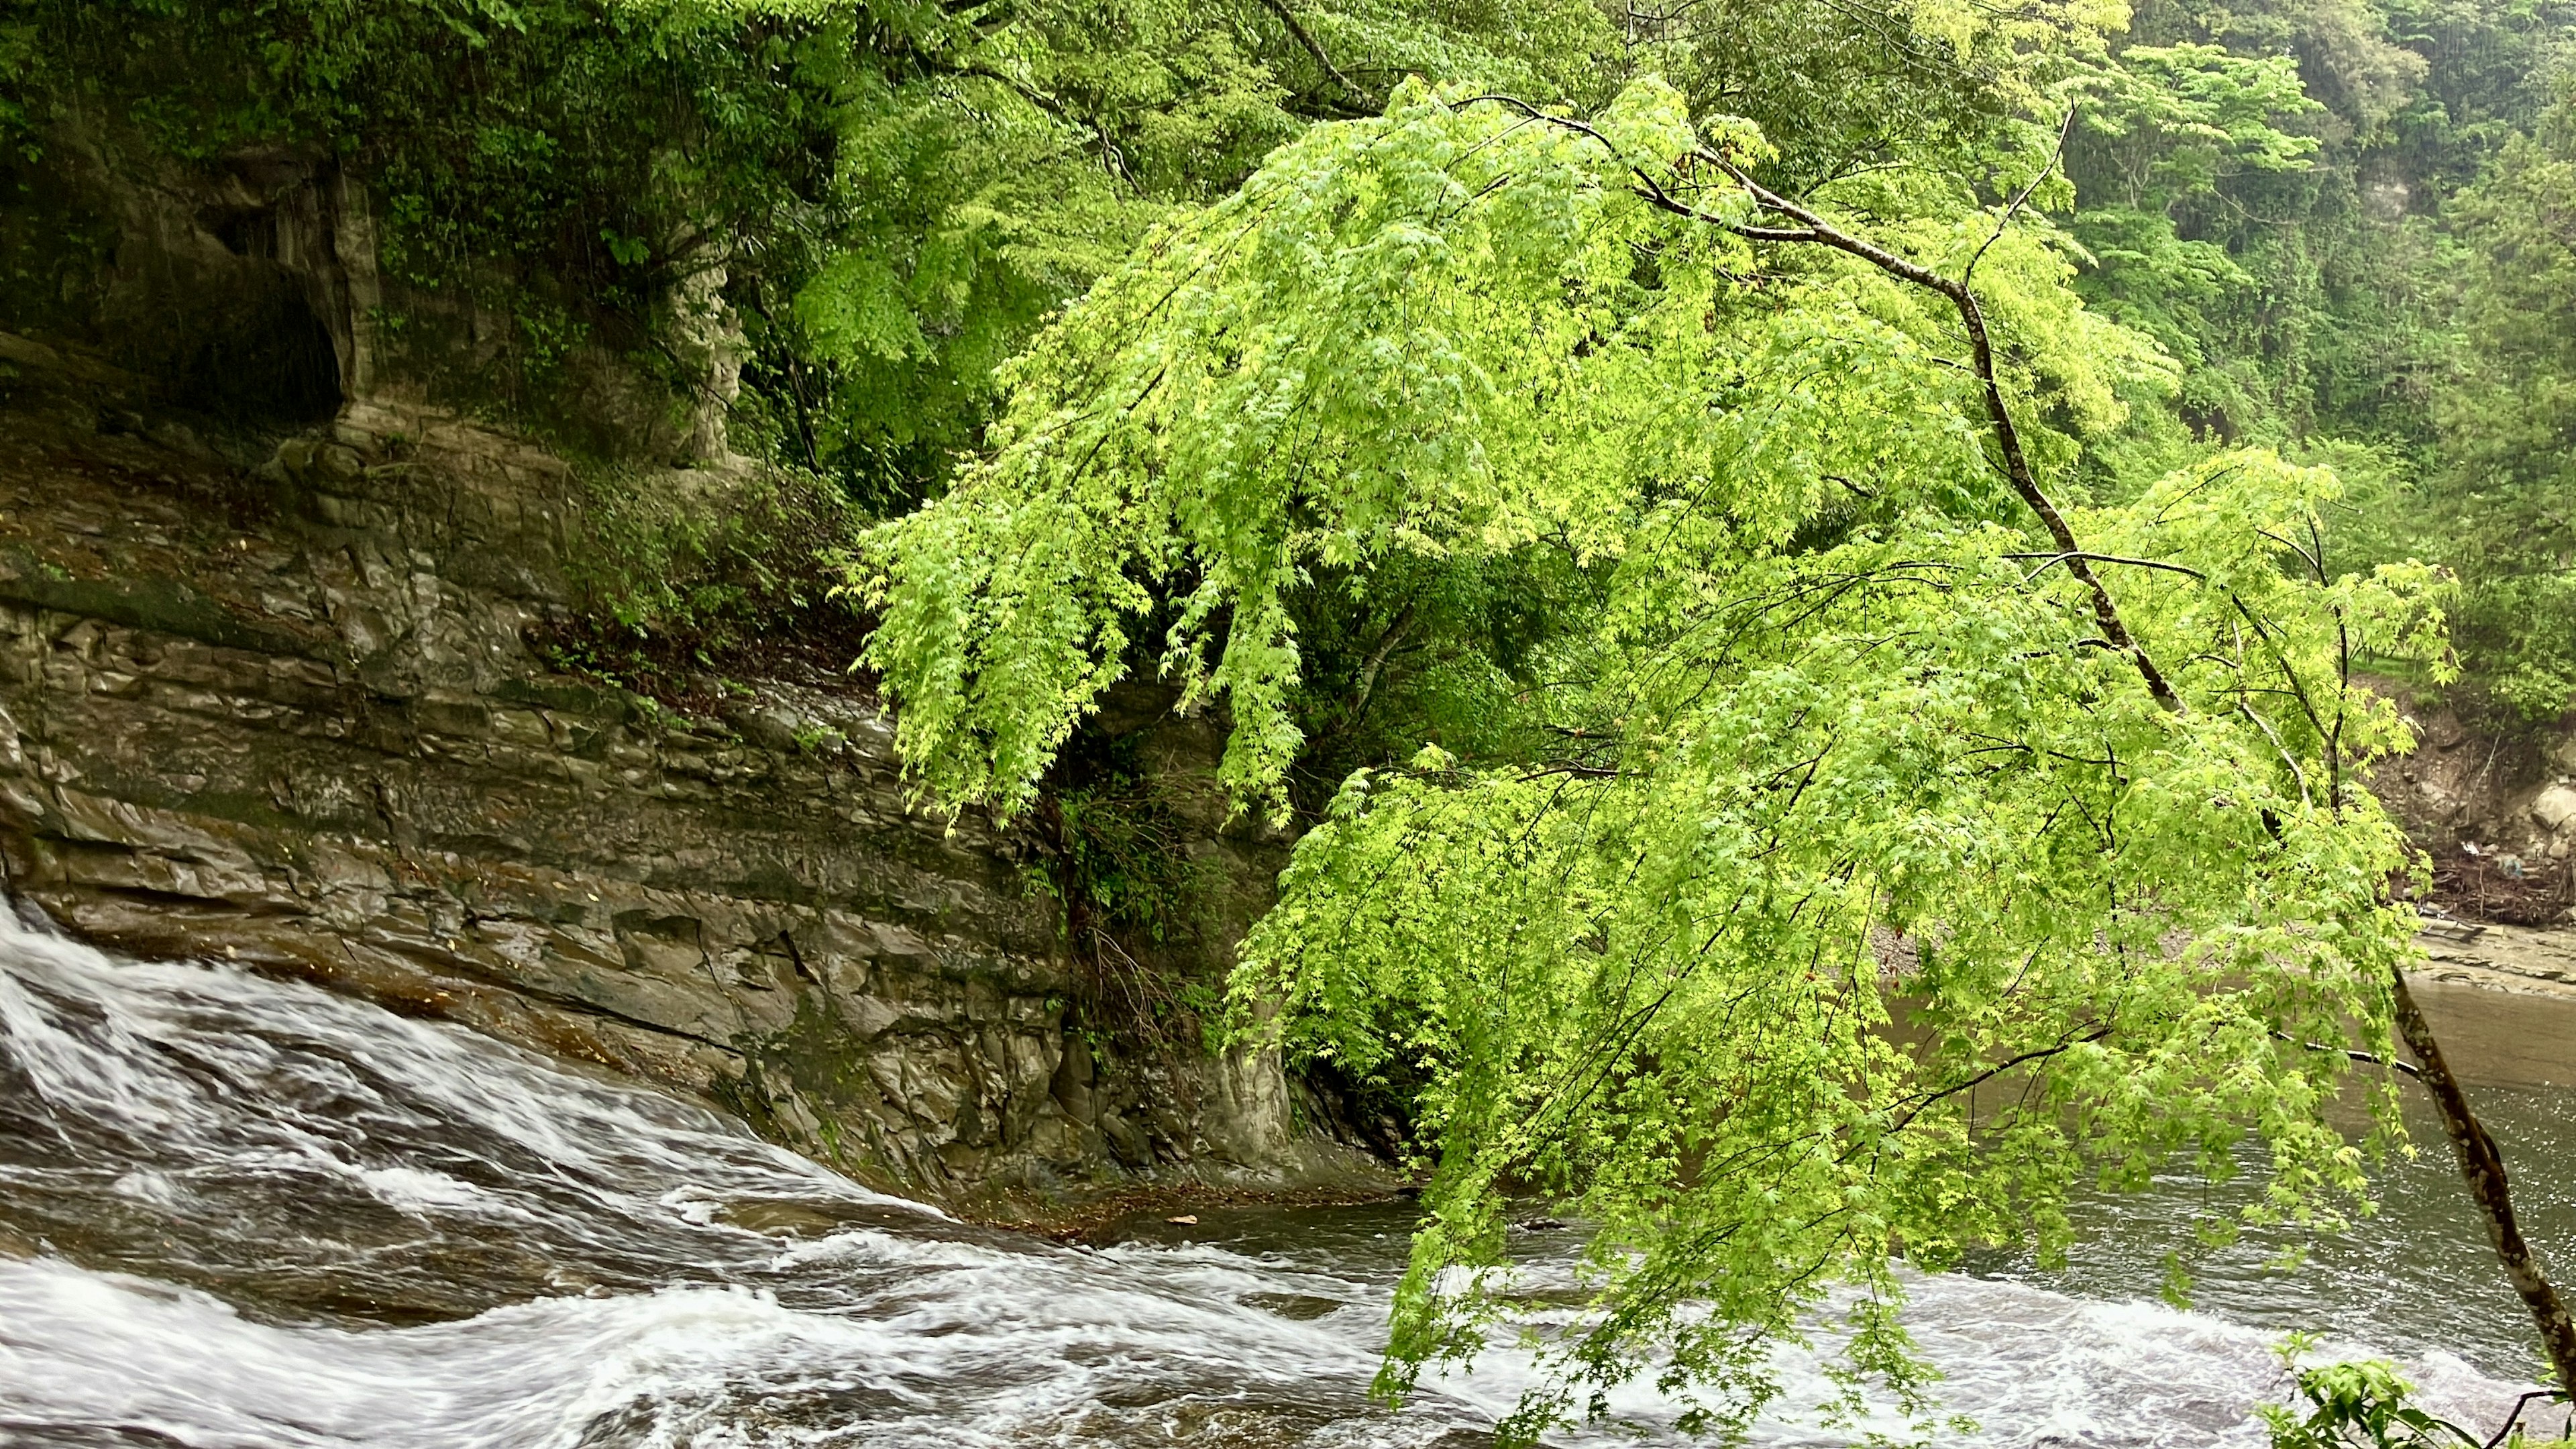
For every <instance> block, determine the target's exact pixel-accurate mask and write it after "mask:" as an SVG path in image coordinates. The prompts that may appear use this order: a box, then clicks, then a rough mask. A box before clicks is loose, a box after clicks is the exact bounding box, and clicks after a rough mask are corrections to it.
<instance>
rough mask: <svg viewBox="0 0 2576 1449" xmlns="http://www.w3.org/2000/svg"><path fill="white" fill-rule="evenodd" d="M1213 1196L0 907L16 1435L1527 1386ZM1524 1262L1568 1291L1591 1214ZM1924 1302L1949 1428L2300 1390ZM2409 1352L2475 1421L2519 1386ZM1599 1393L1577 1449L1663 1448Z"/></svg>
mask: <svg viewBox="0 0 2576 1449" xmlns="http://www.w3.org/2000/svg"><path fill="white" fill-rule="evenodd" d="M1202 1216H1203V1219H1204V1225H1203V1226H1202V1227H1199V1228H1194V1229H1192V1230H1191V1235H1190V1236H1189V1237H1187V1238H1185V1237H1184V1236H1183V1235H1181V1234H1180V1233H1178V1232H1176V1231H1173V1230H1171V1229H1168V1228H1165V1227H1163V1226H1162V1225H1160V1224H1155V1225H1153V1226H1152V1227H1150V1228H1146V1229H1142V1230H1140V1231H1139V1232H1138V1233H1137V1234H1136V1235H1134V1236H1132V1237H1130V1238H1129V1239H1128V1240H1127V1241H1123V1242H1119V1243H1117V1244H1115V1245H1113V1246H1109V1247H1105V1248H1069V1247H1058V1246H1054V1245H1051V1244H1048V1243H1045V1242H1042V1241H1038V1240H1034V1239H1029V1238H1024V1237H1020V1236H1016V1235H1012V1234H1008V1233H1003V1232H997V1231H992V1230H987V1229H982V1228H978V1227H974V1226H971V1225H968V1224H965V1223H961V1222H958V1221H956V1220H954V1219H951V1218H949V1217H947V1216H945V1215H943V1214H941V1213H939V1212H937V1211H935V1210H933V1209H929V1208H925V1207H922V1206H920V1205H918V1204H914V1203H910V1202H906V1201H904V1200H902V1199H899V1198H893V1197H888V1196H885V1195H883V1194H880V1193H876V1192H872V1191H869V1190H868V1189H866V1188H864V1187H861V1186H859V1185H857V1184H855V1183H852V1182H850V1181H848V1180H847V1179H844V1178H842V1177H840V1176H838V1175H836V1174H834V1173H832V1172H829V1171H827V1170H825V1169H823V1168H821V1167H818V1166H816V1165H814V1164H813V1163H811V1162H808V1161H806V1160H804V1159H802V1158H799V1157H796V1156H794V1155H792V1154H789V1153H787V1152H784V1151H781V1150H779V1149H777V1148H774V1147H771V1146H769V1145H767V1144H764V1143H762V1142H760V1141H758V1140H756V1139H754V1138H753V1137H751V1136H750V1135H748V1134H747V1133H746V1132H745V1131H743V1130H742V1129H741V1128H740V1127H739V1126H737V1125H736V1124H734V1123H732V1122H730V1121H729V1120H726V1119H724V1118H722V1117H720V1116H718V1115H716V1114H714V1113H711V1112H707V1111H702V1110H700V1109H697V1108H695V1107H691V1106H688V1105H685V1104H680V1103H676V1102H674V1101H671V1100H669V1099H667V1098H664V1097H660V1096H657V1095H654V1094H652V1093H650V1092H647V1091H644V1090H642V1089H639V1088H634V1087H628V1086H623V1085H619V1084H615V1083H612V1082H608V1081H605V1080H602V1079H600V1078H597V1077H594V1076H590V1075H586V1074H584V1073H582V1072H580V1071H578V1070H575V1069H571V1068H568V1067H564V1066H561V1065H557V1064H554V1063H550V1062H548V1061H545V1060H543V1059H541V1058H538V1057H536V1056H534V1055H531V1054H529V1053H526V1052H523V1051H520V1050H517V1049H515V1048H512V1047H509V1046H506V1045H503V1044H500V1043H498V1042H495V1041H492V1040H489V1039H486V1038H484V1037H481V1036H479V1035H476V1034H474V1033H472V1032H468V1031H465V1030H462V1029H458V1028H453V1027H449V1026H444V1025H437V1024H429V1023H423V1022H419V1021H413V1020H408V1019H404V1018H401V1017H397V1016H394V1015H391V1014H389V1013H386V1012H384V1011H381V1010H378V1009H376V1008H374V1007H370V1006H366V1005H362V1004H359V1003H355V1002H351V1001H347V1000H343V999H340V998H337V997H333V996H331V995H328V994H326V993H324V992H322V991H320V990H317V989H314V988H311V987H306V986H302V985H296V984H289V983H282V982H277V981H271V980H267V979H264V978H261V977H257V976H254V975H251V974H249V973H246V972H243V971H239V970H235V969H231V968H226V967H219V966H204V965H191V964H155V963H143V962H127V961H119V960H114V959H111V958H109V957H107V956H104V955H102V954H100V953H99V952H97V951H94V950H91V949H90V948H88V947H85V946H81V945H78V944H75V943H72V942H69V941H66V940H63V939H61V938H59V937H56V936H53V935H51V934H48V933H46V932H43V931H41V930H38V929H33V928H29V927H26V926H23V925H21V924H19V923H17V922H16V921H14V920H12V919H9V918H8V917H7V916H6V913H5V912H0V1445H7V1446H64V1449H71V1446H81V1449H90V1446H136V1449H143V1446H150V1449H170V1446H189V1449H308V1446H309V1449H361V1446H363V1449H411V1446H421V1449H432V1446H435V1449H473V1446H492V1449H610V1446H670V1449H680V1446H694V1449H731V1446H745V1449H748V1446H788V1445H868V1446H886V1449H901V1446H911V1445H921V1446H934V1445H935V1446H943V1449H945V1446H958V1445H967V1446H976V1445H993V1446H1003V1445H1009V1446H1027V1445H1117V1446H1128V1445H1164V1444H1193V1445H1209V1446H1227V1449H1233V1446H1244V1449H1249V1446H1268V1445H1313V1446H1380V1445H1383V1446H1438V1449H1466V1446H1469V1445H1473V1444H1477V1443H1480V1442H1482V1441H1483V1439H1484V1433H1485V1431H1486V1430H1487V1429H1488V1428H1489V1427H1490V1426H1491V1424H1492V1423H1493V1421H1494V1420H1495V1419H1496V1418H1497V1417H1498V1416H1499V1415H1500V1414H1502V1413H1504V1412H1506V1411H1508V1409H1509V1408H1510V1406H1511V1404H1512V1402H1513V1400H1514V1399H1515V1398H1516V1397H1517V1395H1518V1394H1519V1393H1520V1391H1521V1390H1522V1389H1523V1388H1525V1387H1526V1386H1527V1375H1528V1372H1529V1369H1528V1364H1527V1362H1526V1360H1525V1359H1524V1358H1522V1357H1520V1356H1519V1355H1517V1354H1516V1353H1514V1352H1511V1351H1498V1352H1496V1353H1495V1354H1493V1355H1490V1356H1489V1357H1488V1358H1487V1359H1486V1360H1484V1361H1482V1362H1480V1363H1479V1364H1478V1365H1477V1366H1476V1370H1475V1372H1473V1373H1472V1374H1465V1375H1457V1376H1452V1377H1449V1378H1446V1379H1441V1380H1436V1381H1434V1382H1433V1383H1432V1384H1430V1385H1429V1387H1428V1389H1427V1391H1426V1392H1425V1393H1423V1394H1421V1395H1419V1396H1418V1397H1417V1398H1416V1399H1415V1400H1413V1401H1412V1402H1411V1403H1409V1404H1408V1405H1407V1406H1406V1407H1405V1408H1403V1409H1402V1410H1388V1409H1385V1408H1382V1407H1380V1406H1378V1405H1376V1404H1374V1403H1372V1402H1371V1401H1370V1400H1369V1398H1368V1396H1367V1392H1366V1391H1367V1385H1368V1381H1369V1377H1370V1375H1371V1373H1372V1372H1374V1370H1375V1368H1376V1365H1377V1352H1378V1349H1379V1347H1380V1346H1381V1345H1382V1343H1383V1341H1384V1326H1385V1317H1384V1315H1385V1306H1386V1299H1387V1293H1388V1290H1389V1287H1390V1285H1391V1283H1392V1281H1393V1279H1394V1276H1395V1274H1396V1272H1397V1271H1398V1270H1399V1268H1400V1266H1401V1257H1402V1249H1403V1233H1404V1223H1405V1219H1404V1216H1403V1213H1402V1210H1401V1209H1400V1208H1394V1207H1388V1208H1364V1209H1329V1210H1328V1209H1314V1210H1302V1211H1290V1210H1258V1211H1256V1210H1241V1211H1231V1212H1209V1213H1205V1214H1203V1215H1202ZM1530 1240H1531V1242H1532V1245H1533V1256H1532V1261H1531V1262H1530V1263H1529V1265H1528V1268H1527V1271H1528V1273H1529V1274H1530V1276H1531V1278H1532V1285H1531V1286H1533V1287H1540V1288H1544V1287H1546V1286H1548V1285H1549V1283H1550V1282H1551V1281H1561V1280H1562V1279H1563V1278H1564V1276H1565V1274H1566V1272H1567V1264H1568V1262H1569V1260H1570V1258H1571V1255H1572V1252H1573V1250H1574V1247H1575V1246H1576V1245H1575V1243H1574V1241H1573V1237H1572V1235H1571V1234H1569V1233H1562V1232H1559V1233H1545V1232H1542V1233H1539V1234H1533V1235H1530ZM1915 1305H1916V1306H1915V1308H1914V1310H1913V1313H1912V1318H1911V1321H1912V1322H1913V1323H1914V1324H1915V1325H1916V1329H1917V1332H1918V1335H1919V1337H1920V1339H1921V1341H1922V1343H1923V1345H1924V1347H1925V1348H1926V1349H1927V1350H1928V1351H1929V1353H1930V1354H1931V1355H1932V1356H1933V1358H1934V1359H1935V1360H1936V1361H1937V1362H1939V1363H1940V1364H1941V1365H1942V1366H1943V1367H1944V1369H1945V1370H1946V1371H1947V1373H1948V1375H1949V1378H1948V1380H1947V1382H1946V1384H1945V1385H1944V1396H1945V1405H1946V1408H1947V1410H1948V1411H1950V1412H1954V1413H1959V1414H1964V1415H1967V1416H1969V1417H1970V1418H1972V1419H1974V1420H1976V1421H1977V1422H1978V1424H1979V1426H1980V1427H1979V1428H1977V1429H1976V1430H1975V1431H1974V1432H1971V1433H1966V1434H1964V1435H1957V1434H1950V1433H1945V1434H1944V1441H1945V1442H1965V1443H1976V1444H1992V1445H2070V1446H2072V1445H2085V1446H2095V1445H2098V1446H2114V1445H2171V1446H2201V1445H2259V1444H2260V1443H2262V1441H2263V1436H2262V1434H2261V1432H2260V1430H2259V1428H2258V1427H2257V1426H2256V1425H2255V1424H2253V1423H2252V1422H2251V1421H2250V1419H2249V1417H2248V1415H2249V1411H2250V1408H2251V1406H2252V1405H2253V1404H2254V1403H2255V1402H2257V1401H2258V1400H2259V1399H2262V1398H2264V1397H2267V1396H2272V1395H2275V1394H2277V1393H2278V1391H2279V1380H2280V1374H2279V1369H2278V1365H2277V1364H2276V1363H2275V1361H2274V1360H2273V1358H2272V1356H2271V1353H2270V1350H2269V1345H2270V1344H2271V1343H2272V1342H2273V1341H2274V1340H2275V1339H2276V1338H2277V1337H2278V1331H2277V1329H2278V1326H2277V1325H2273V1324H2266V1323H2260V1322H2257V1321H2254V1320H2255V1319H2257V1318H2259V1315H2242V1314H2240V1315H2237V1316H2238V1318H2239V1319H2240V1320H2242V1321H2230V1320H2229V1319H2228V1318H2223V1317H2219V1316H2212V1315H2205V1314H2193V1313H2183V1312H2178V1311H2175V1310H2173V1309H2170V1308H2167V1307H2164V1306H2162V1305H2160V1304H2155V1303H2152V1302H2148V1301H2143V1300H2139V1299H2136V1298H2133V1297H2129V1296H2126V1295H2122V1294H2117V1293H2105V1294H2100V1295H2098V1296H2093V1297H2083V1296H2074V1295H2071V1294H2069V1293H2067V1292H2061V1291H2056V1289H2055V1288H2053V1287H2050V1286H2041V1285H2040V1284H2038V1283H2035V1282H2029V1281H2015V1280H2013V1279H2011V1278H2007V1277H1975V1276H1967V1275H1952V1276H1945V1277H1930V1278H1923V1279H1920V1280H1918V1281H1917V1283H1916V1285H1915ZM2319 1326H2321V1327H2342V1326H2343V1325H2330V1324H2320V1325H2319ZM2365 1326H2367V1325H2365ZM2346 1346H2347V1347H2349V1345H2346ZM2410 1347H2411V1351H2407V1352H2403V1353H2402V1354H2401V1356H2402V1357H2404V1358H2405V1359H2406V1360H2407V1367H2408V1369H2409V1371H2410V1372H2411V1373H2413V1374H2414V1376H2415V1377H2417V1378H2418V1379H2419V1380H2420V1381H2421V1382H2423V1383H2424V1384H2425V1386H2426V1388H2427V1391H2428V1393H2429V1395H2430V1396H2431V1398H2432V1400H2433V1401H2434V1403H2435V1404H2436V1406H2437V1407H2441V1408H2444V1409H2446V1410H2449V1411H2451V1412H2454V1413H2456V1414H2459V1415H2462V1416H2464V1417H2466V1418H2468V1419H2470V1420H2471V1421H2472V1422H2491V1421H2492V1420H2494V1419H2495V1418H2496V1417H2497V1416H2498V1415H2499V1414H2500V1412H2501V1410H2502V1408H2503V1406H2504V1405H2506V1404H2508V1403H2509V1402H2510V1401H2511V1400H2512V1398H2513V1397H2514V1396H2515V1395H2516V1394H2517V1393H2518V1392H2520V1390H2521V1388H2522V1387H2523V1385H2521V1384H2520V1383H2518V1382H2516V1381H2515V1380H2514V1378H2513V1376H2512V1375H2510V1374H2501V1373H2498V1372H2495V1370H2496V1369H2497V1365H2496V1363H2495V1362H2493V1359H2494V1354H2493V1353H2492V1352H2487V1353H2485V1355H2484V1361H2483V1363H2482V1367H2483V1368H2484V1369H2485V1370H2487V1371H2485V1372H2482V1371H2481V1368H2480V1367H2473V1366H2472V1365H2471V1363H2470V1361H2468V1359H2466V1358H2464V1357H2462V1356H2460V1355H2459V1354H2456V1353H2454V1352H2451V1351H2449V1350H2448V1349H2446V1348H2444V1347H2442V1346H2440V1345H2438V1344H2431V1345H2427V1344H2414V1345H2411V1346H2410ZM2356 1351H2358V1350H2356ZM1779 1371H1780V1373H1781V1375H1782V1377H1783V1379H1784V1381H1785V1382H1786V1383H1787V1385H1788V1387H1789V1390H1790V1395H1789V1396H1790V1398H1791V1399H1793V1400H1795V1399H1798V1398H1799V1397H1800V1396H1801V1395H1802V1394H1803V1395H1804V1396H1805V1397H1806V1398H1808V1399H1810V1400H1812V1399H1813V1398H1815V1397H1816V1396H1818V1395H1819V1394H1820V1393H1821V1392H1822V1385H1823V1383H1824V1380H1823V1378H1822V1377H1821V1375H1820V1374H1819V1373H1818V1372H1817V1371H1816V1369H1815V1367H1814V1366H1813V1364H1812V1363H1809V1362H1808V1361H1807V1360H1805V1359H1804V1358H1803V1357H1802V1356H1800V1355H1798V1354H1795V1353H1784V1354H1782V1355H1781V1357H1780V1360H1779ZM1618 1408H1619V1409H1620V1411H1621V1413H1622V1414H1623V1416H1625V1417H1626V1418H1627V1419H1628V1420H1629V1424H1628V1425H1627V1426H1626V1427H1624V1428H1605V1429H1604V1430H1602V1431H1599V1432H1598V1433H1592V1434H1585V1435H1578V1436H1575V1437H1574V1440H1573V1441H1571V1442H1582V1441H1586V1440H1597V1441H1598V1442H1600V1443H1604V1444H1608V1443H1634V1442H1636V1441H1637V1435H1638V1434H1640V1433H1642V1434H1643V1435H1644V1436H1645V1437H1646V1439H1648V1440H1649V1441H1653V1440H1656V1439H1659V1438H1665V1437H1669V1435H1668V1433H1667V1432H1666V1431H1665V1429H1664V1428H1663V1425H1664V1424H1666V1423H1668V1422H1669V1416H1668V1415H1667V1414H1666V1413H1665V1412H1664V1411H1663V1409H1662V1406H1660V1405H1659V1404H1658V1403H1657V1402H1656V1400H1655V1399H1654V1398H1653V1396H1652V1395H1651V1394H1650V1393H1646V1392H1643V1391H1640V1392H1638V1393H1636V1394H1634V1395H1631V1396H1629V1397H1627V1398H1625V1399H1623V1400H1622V1401H1621V1402H1620V1403H1619V1405H1618ZM1875 1427H1884V1428H1888V1429H1901V1428H1902V1426H1901V1425H1900V1424H1896V1423H1892V1422H1891V1423H1889V1424H1886V1425H1882V1426H1875ZM1846 1437H1848V1436H1847V1435H1836V1434H1829V1433H1826V1432H1824V1431H1822V1430H1819V1429H1817V1428H1815V1427H1813V1426H1812V1425H1802V1424H1800V1423H1798V1422H1796V1421H1794V1420H1784V1421H1783V1422H1780V1423H1777V1424H1772V1425H1766V1426H1765V1427H1764V1428H1763V1429H1761V1430H1760V1431H1759V1432H1758V1433H1757V1435H1756V1438H1757V1440H1758V1441H1759V1442H1763V1443H1769V1444H1779V1445H1792V1444H1796V1445H1803V1444H1827V1443H1838V1442H1842V1441H1843V1439H1844V1438H1846Z"/></svg>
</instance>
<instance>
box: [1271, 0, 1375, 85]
mask: <svg viewBox="0 0 2576 1449" xmlns="http://www.w3.org/2000/svg"><path fill="white" fill-rule="evenodd" d="M1261 8H1262V9H1264V10H1267V11H1269V12H1270V13H1271V14H1273V15H1276V16H1278V17H1279V23H1280V24H1282V25H1284V26H1286V27H1288V35H1289V38H1291V39H1293V40H1295V41H1296V42H1297V43H1298V44H1299V45H1302V46H1304V47H1305V48H1306V53H1307V54H1308V55H1311V56H1313V57H1314V58H1315V64H1317V65H1319V66H1322V67H1323V68H1324V74H1326V75H1328V76H1331V77H1332V78H1333V84H1335V85H1337V86H1340V87H1341V88H1342V93H1343V94H1344V95H1347V96H1349V97H1350V98H1351V99H1352V100H1355V101H1357V102H1359V103H1360V104H1361V105H1362V106H1374V105H1376V104H1377V98H1376V97H1374V96H1372V95H1370V94H1369V93H1368V92H1366V91H1364V90H1361V89H1360V88H1359V85H1358V83H1357V82H1355V81H1353V80H1352V79H1351V78H1350V77H1349V76H1346V75H1344V74H1342V68H1341V67H1340V66H1337V65H1335V64H1333V58H1332V57H1331V56H1329V55H1326V54H1325V53H1324V47H1322V46H1320V45H1318V44H1316V43H1315V37H1313V36H1311V35H1309V34H1307V33H1306V27H1305V26H1303V25H1300V24H1298V23H1297V15H1296V12H1294V11H1292V10H1290V9H1289V8H1288V5H1287V0H1261Z"/></svg>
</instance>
